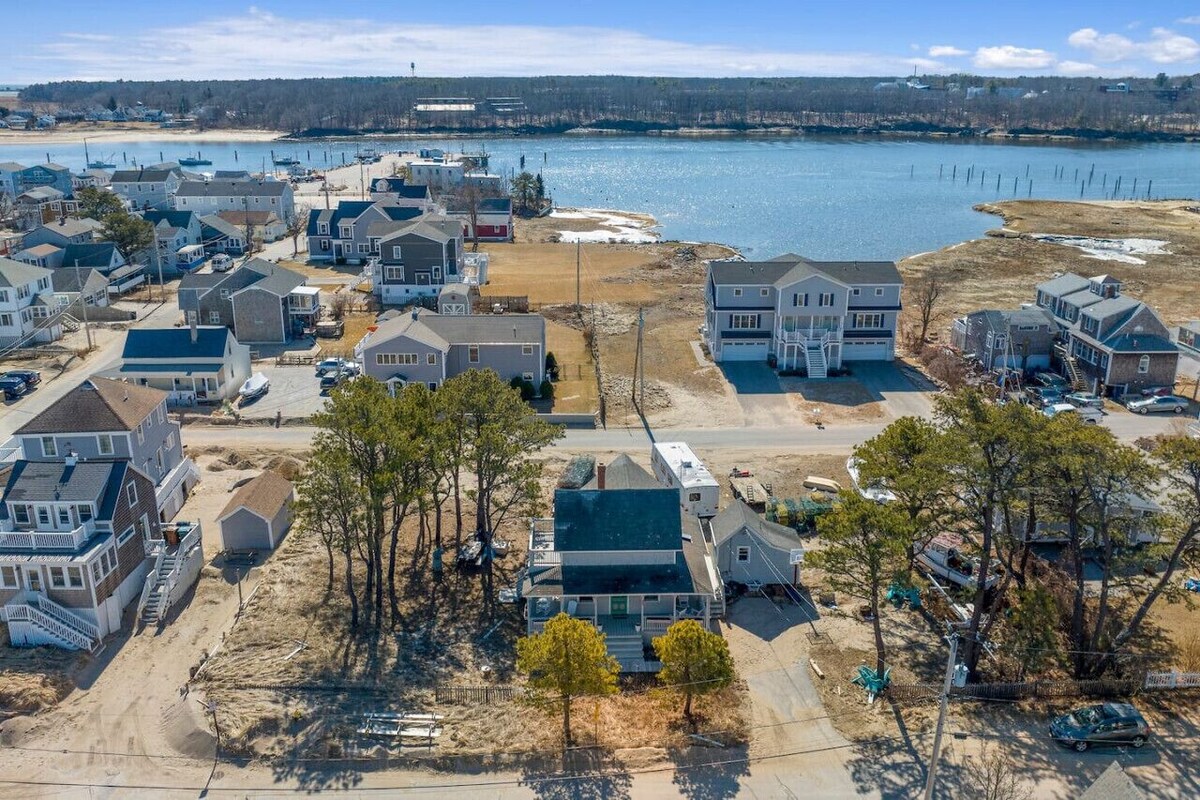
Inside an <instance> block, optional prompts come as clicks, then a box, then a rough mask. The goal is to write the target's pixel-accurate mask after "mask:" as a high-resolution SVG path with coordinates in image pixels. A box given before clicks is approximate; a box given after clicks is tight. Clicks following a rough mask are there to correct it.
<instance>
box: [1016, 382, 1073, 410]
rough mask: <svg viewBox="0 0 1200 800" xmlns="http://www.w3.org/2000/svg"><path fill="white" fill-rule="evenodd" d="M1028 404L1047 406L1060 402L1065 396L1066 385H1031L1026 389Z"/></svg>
mask: <svg viewBox="0 0 1200 800" xmlns="http://www.w3.org/2000/svg"><path fill="white" fill-rule="evenodd" d="M1026 396H1027V397H1028V398H1029V404H1030V405H1032V406H1039V407H1040V406H1048V405H1052V404H1054V403H1060V402H1062V399H1063V397H1065V396H1066V387H1061V386H1031V387H1029V388H1028V389H1027V390H1026Z"/></svg>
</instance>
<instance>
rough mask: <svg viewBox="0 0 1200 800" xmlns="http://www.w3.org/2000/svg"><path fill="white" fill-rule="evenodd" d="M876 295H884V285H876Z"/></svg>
mask: <svg viewBox="0 0 1200 800" xmlns="http://www.w3.org/2000/svg"><path fill="white" fill-rule="evenodd" d="M875 296H876V297H883V287H882V286H876V287H875Z"/></svg>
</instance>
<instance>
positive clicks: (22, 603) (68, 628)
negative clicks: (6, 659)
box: [4, 592, 104, 655]
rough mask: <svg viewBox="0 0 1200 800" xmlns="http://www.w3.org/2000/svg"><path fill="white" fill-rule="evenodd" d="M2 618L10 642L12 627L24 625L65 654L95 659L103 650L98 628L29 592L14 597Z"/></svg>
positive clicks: (43, 597) (46, 599)
mask: <svg viewBox="0 0 1200 800" xmlns="http://www.w3.org/2000/svg"><path fill="white" fill-rule="evenodd" d="M4 615H5V618H6V619H7V621H8V624H9V635H10V638H13V639H14V640H15V639H16V637H14V636H13V633H14V631H13V627H14V626H13V623H17V625H20V624H22V623H24V624H25V625H27V626H29V627H30V628H32V629H33V630H34V631H35V632H36V633H37V634H39V635H40V636H42V637H45V638H48V639H50V640H52V641H53V642H55V643H56V644H58V645H59V646H60V647H63V648H66V649H68V650H83V651H86V652H88V653H91V654H92V655H96V654H97V653H99V652H100V651H101V650H102V649H104V642H103V640H102V639H101V637H100V629H99V628H97V627H96V626H95V625H94V624H92V623H91V622H88V621H87V620H86V619H84V618H83V617H80V616H78V615H77V614H75V613H74V612H72V611H71V610H70V609H67V608H65V607H63V606H61V605H59V604H58V603H56V602H54V601H53V600H51V599H50V598H49V597H46V596H44V595H40V594H34V593H32V592H29V593H25V594H23V595H18V596H17V597H14V598H13V599H12V600H10V601H9V602H8V604H7V605H5V607H4Z"/></svg>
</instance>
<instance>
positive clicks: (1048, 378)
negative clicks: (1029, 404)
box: [1033, 372, 1067, 391]
mask: <svg viewBox="0 0 1200 800" xmlns="http://www.w3.org/2000/svg"><path fill="white" fill-rule="evenodd" d="M1033 382H1034V383H1036V384H1037V385H1038V386H1047V387H1050V386H1057V387H1059V388H1061V389H1063V390H1064V391H1065V389H1066V386H1067V379H1066V378H1064V377H1063V376H1062V375H1056V374H1055V373H1053V372H1039V373H1037V374H1036V375H1034V376H1033Z"/></svg>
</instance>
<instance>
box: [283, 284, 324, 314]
mask: <svg viewBox="0 0 1200 800" xmlns="http://www.w3.org/2000/svg"><path fill="white" fill-rule="evenodd" d="M320 294H321V290H320V289H318V288H317V287H315V286H297V287H296V288H295V289H293V290H292V291H291V292H290V293H289V294H288V311H289V312H290V313H292V314H301V315H307V314H314V313H316V311H317V309H318V308H320V305H321V304H320Z"/></svg>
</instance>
